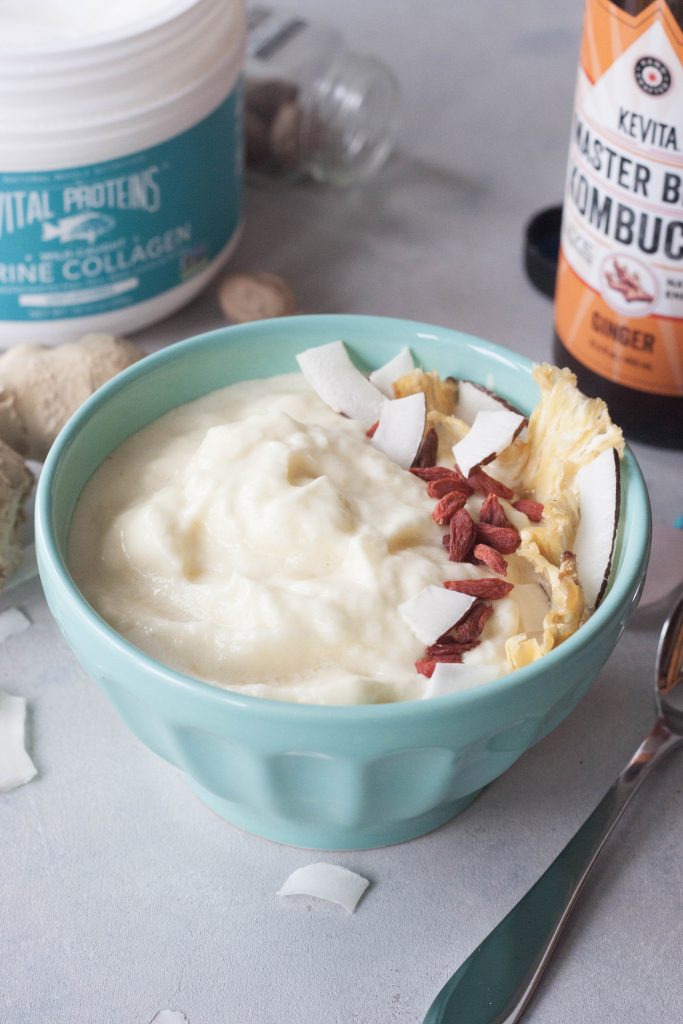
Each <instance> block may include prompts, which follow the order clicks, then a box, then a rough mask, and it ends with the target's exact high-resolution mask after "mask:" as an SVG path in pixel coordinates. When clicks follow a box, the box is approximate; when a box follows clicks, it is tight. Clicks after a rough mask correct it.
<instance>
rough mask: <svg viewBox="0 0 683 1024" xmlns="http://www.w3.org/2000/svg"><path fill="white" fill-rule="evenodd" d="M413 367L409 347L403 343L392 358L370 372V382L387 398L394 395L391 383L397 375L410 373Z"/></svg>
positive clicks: (402, 375)
mask: <svg viewBox="0 0 683 1024" xmlns="http://www.w3.org/2000/svg"><path fill="white" fill-rule="evenodd" d="M414 369H415V363H414V361H413V357H412V355H411V352H410V349H409V348H408V347H407V346H405V345H404V347H403V348H402V349H401V351H400V352H399V353H398V355H395V356H394V358H393V359H390V360H389V362H388V363H385V364H384V366H380V367H379V369H377V370H373V371H372V373H371V374H370V383H371V384H374V385H375V387H376V388H379V390H380V391H381V392H382V394H383V395H386V396H387V398H393V397H394V389H393V387H392V384H393V383H394V381H395V380H398V378H399V377H404V376H405V375H406V373H410V371H411V370H414Z"/></svg>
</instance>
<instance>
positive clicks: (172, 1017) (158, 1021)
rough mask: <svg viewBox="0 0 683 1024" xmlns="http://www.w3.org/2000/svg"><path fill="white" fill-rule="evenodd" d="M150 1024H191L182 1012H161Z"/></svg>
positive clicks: (155, 1015) (156, 1014)
mask: <svg viewBox="0 0 683 1024" xmlns="http://www.w3.org/2000/svg"><path fill="white" fill-rule="evenodd" d="M149 1024H190V1022H189V1020H188V1019H187V1017H186V1016H185V1014H184V1013H181V1012H180V1010H159V1012H158V1013H155V1014H154V1016H153V1017H152V1019H151V1021H150V1022H149Z"/></svg>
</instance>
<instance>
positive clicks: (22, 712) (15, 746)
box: [0, 690, 37, 793]
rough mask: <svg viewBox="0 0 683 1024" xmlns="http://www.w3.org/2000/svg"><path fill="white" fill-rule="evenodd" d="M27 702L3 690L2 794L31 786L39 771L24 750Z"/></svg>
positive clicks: (0, 704)
mask: <svg viewBox="0 0 683 1024" xmlns="http://www.w3.org/2000/svg"><path fill="white" fill-rule="evenodd" d="M25 727H26V701H25V700H24V698H23V697H15V696H14V695H13V694H11V693H5V692H4V691H3V690H0V793H7V792H8V791H9V790H10V789H16V787H17V786H23V785H24V783H25V782H30V781H31V779H32V778H33V776H34V775H37V769H36V766H35V765H34V763H33V761H32V760H31V758H30V757H29V756H28V754H27V753H26V748H25V747H24V731H25Z"/></svg>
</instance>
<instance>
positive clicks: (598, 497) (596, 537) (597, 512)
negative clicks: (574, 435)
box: [574, 448, 619, 608]
mask: <svg viewBox="0 0 683 1024" xmlns="http://www.w3.org/2000/svg"><path fill="white" fill-rule="evenodd" d="M576 485H577V487H578V491H579V513H580V519H579V525H578V529H577V531H576V538H575V540H574V554H575V555H576V567H577V571H578V574H579V582H580V584H581V586H582V587H583V594H584V597H585V599H586V604H587V606H588V607H589V608H597V606H598V605H599V604H600V601H601V600H602V596H603V594H604V592H605V589H606V587H607V581H608V579H609V571H610V567H611V565H612V554H613V552H614V543H615V540H616V536H617V522H618V519H619V455H618V453H617V450H616V448H606V449H605V451H604V452H601V453H600V455H598V456H597V458H595V459H593V461H592V462H589V463H588V464H587V465H585V466H582V467H581V469H579V471H578V472H577V474H576Z"/></svg>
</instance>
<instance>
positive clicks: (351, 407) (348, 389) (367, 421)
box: [296, 341, 385, 427]
mask: <svg viewBox="0 0 683 1024" xmlns="http://www.w3.org/2000/svg"><path fill="white" fill-rule="evenodd" d="M296 358H297V362H298V364H299V366H300V368H301V372H302V373H303V375H304V377H305V378H306V380H307V381H308V383H309V384H310V385H311V387H312V388H313V390H314V391H315V392H316V394H317V395H318V396H319V397H320V398H322V400H323V402H325V403H326V404H327V405H329V406H330V408H331V409H334V411H335V412H343V413H344V415H345V416H349V417H350V419H352V420H358V421H359V423H362V425H363V426H364V427H370V426H372V424H373V423H376V422H377V420H378V419H379V417H380V413H381V411H382V405H383V404H384V402H385V398H384V395H383V394H382V392H381V391H378V390H377V388H376V387H374V386H373V385H372V384H371V383H370V381H369V380H368V379H367V378H366V377H364V376H363V374H362V373H361V372H360V370H359V369H357V367H355V366H354V365H353V363H352V362H351V360H350V358H349V354H348V352H347V351H346V346H345V345H344V342H343V341H332V342H330V343H329V345H318V347H317V348H308V349H306V351H305V352H300V353H299V354H298V356H297V357H296Z"/></svg>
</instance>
